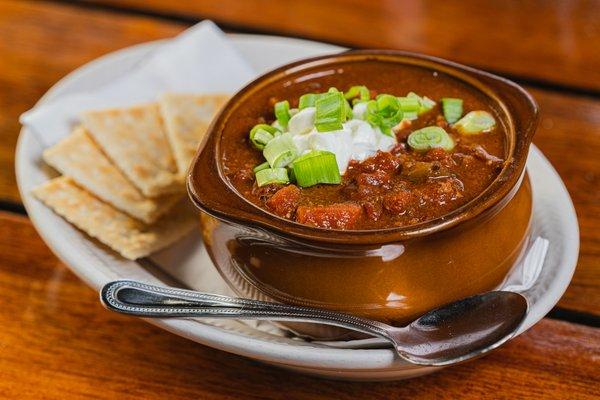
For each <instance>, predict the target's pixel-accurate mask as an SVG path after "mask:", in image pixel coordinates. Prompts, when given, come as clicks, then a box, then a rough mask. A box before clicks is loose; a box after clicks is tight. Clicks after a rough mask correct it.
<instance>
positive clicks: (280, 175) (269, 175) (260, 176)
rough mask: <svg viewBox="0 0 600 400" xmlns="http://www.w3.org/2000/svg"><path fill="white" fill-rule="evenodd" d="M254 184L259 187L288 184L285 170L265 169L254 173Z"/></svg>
mask: <svg viewBox="0 0 600 400" xmlns="http://www.w3.org/2000/svg"><path fill="white" fill-rule="evenodd" d="M255 176H256V184H257V185H258V186H259V187H261V186H265V185H269V184H272V183H279V184H282V183H288V182H289V181H290V180H289V178H288V173H287V169H285V168H266V169H261V170H260V171H258V172H256V174H255Z"/></svg>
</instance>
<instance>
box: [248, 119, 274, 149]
mask: <svg viewBox="0 0 600 400" xmlns="http://www.w3.org/2000/svg"><path fill="white" fill-rule="evenodd" d="M277 132H278V130H277V128H275V127H274V126H271V125H267V124H258V125H254V127H253V128H252V129H251V130H250V134H249V135H248V136H249V139H250V142H251V143H252V144H253V145H254V147H256V148H257V149H259V150H262V149H264V148H265V146H266V144H267V143H269V142H270V141H271V139H273V137H275V134H276V133H277Z"/></svg>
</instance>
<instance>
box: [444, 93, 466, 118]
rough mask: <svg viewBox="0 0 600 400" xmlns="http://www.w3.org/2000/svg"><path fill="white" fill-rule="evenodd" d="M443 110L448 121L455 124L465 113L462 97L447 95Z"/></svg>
mask: <svg viewBox="0 0 600 400" xmlns="http://www.w3.org/2000/svg"><path fill="white" fill-rule="evenodd" d="M442 111H443V112H444V118H446V121H448V123H450V124H453V123H455V122H456V121H458V120H459V119H460V117H461V116H462V113H463V101H462V99H453V98H450V97H446V98H443V99H442Z"/></svg>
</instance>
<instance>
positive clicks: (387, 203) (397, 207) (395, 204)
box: [383, 190, 413, 214]
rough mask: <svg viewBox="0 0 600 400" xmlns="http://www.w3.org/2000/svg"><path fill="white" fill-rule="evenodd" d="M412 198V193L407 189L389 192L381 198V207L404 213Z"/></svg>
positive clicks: (394, 212)
mask: <svg viewBox="0 0 600 400" xmlns="http://www.w3.org/2000/svg"><path fill="white" fill-rule="evenodd" d="M412 200H413V194H412V193H411V192H409V191H407V190H405V191H400V192H396V193H391V194H388V195H386V196H384V198H383V207H385V209H386V210H388V211H389V212H391V213H393V214H404V213H405V212H406V209H407V208H408V206H409V204H410V203H411V201H412Z"/></svg>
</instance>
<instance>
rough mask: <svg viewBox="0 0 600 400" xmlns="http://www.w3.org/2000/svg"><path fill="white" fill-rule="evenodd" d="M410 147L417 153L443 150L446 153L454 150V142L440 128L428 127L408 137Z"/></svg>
mask: <svg viewBox="0 0 600 400" xmlns="http://www.w3.org/2000/svg"><path fill="white" fill-rule="evenodd" d="M407 142H408V145H409V146H410V147H411V148H413V149H414V150H416V151H427V150H430V149H436V148H441V149H444V150H446V151H449V150H452V149H453V148H454V141H453V140H452V138H451V137H450V135H448V133H447V132H446V131H445V130H444V129H442V128H440V127H439V126H428V127H426V128H422V129H419V130H416V131H414V132H413V133H411V134H410V135H408V141H407Z"/></svg>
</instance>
